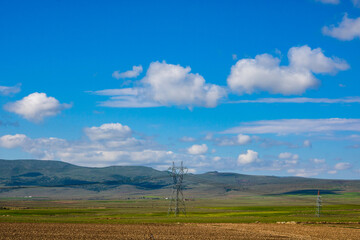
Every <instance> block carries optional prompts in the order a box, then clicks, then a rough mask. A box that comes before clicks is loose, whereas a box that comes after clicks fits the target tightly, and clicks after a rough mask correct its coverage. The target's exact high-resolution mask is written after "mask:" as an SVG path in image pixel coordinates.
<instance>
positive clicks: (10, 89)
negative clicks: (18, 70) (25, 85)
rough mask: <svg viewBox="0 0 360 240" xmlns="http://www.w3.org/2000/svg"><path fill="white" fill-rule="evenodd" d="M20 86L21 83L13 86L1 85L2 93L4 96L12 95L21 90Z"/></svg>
mask: <svg viewBox="0 0 360 240" xmlns="http://www.w3.org/2000/svg"><path fill="white" fill-rule="evenodd" d="M20 86H21V84H18V85H16V86H11V87H8V86H0V95H2V96H9V95H12V94H15V93H18V92H20V90H21V89H20Z"/></svg>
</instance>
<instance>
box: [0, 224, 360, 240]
mask: <svg viewBox="0 0 360 240" xmlns="http://www.w3.org/2000/svg"><path fill="white" fill-rule="evenodd" d="M0 239H1V240H3V239H30V240H32V239H36V240H42V239H159V240H160V239H164V240H165V239H166V240H169V239H360V225H359V224H336V225H329V224H324V225H303V224H295V225H286V224H260V223H259V224H256V223H252V224H237V223H236V224H235V223H213V224H201V223H186V224H125V225H124V224H69V223H61V224H59V223H0Z"/></svg>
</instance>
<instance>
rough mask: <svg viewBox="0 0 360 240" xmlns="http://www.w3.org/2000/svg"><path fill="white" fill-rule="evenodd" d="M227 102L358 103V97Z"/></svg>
mask: <svg viewBox="0 0 360 240" xmlns="http://www.w3.org/2000/svg"><path fill="white" fill-rule="evenodd" d="M228 103H360V97H346V98H333V99H331V98H306V97H298V98H260V99H255V100H238V101H230V102H228Z"/></svg>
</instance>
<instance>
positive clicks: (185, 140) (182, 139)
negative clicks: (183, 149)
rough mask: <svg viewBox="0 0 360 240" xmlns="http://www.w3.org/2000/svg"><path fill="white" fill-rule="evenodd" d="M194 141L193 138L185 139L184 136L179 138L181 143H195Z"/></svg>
mask: <svg viewBox="0 0 360 240" xmlns="http://www.w3.org/2000/svg"><path fill="white" fill-rule="evenodd" d="M195 140H196V139H195V138H193V137H186V136H184V137H182V138H180V141H182V142H195Z"/></svg>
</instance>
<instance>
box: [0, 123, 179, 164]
mask: <svg viewBox="0 0 360 240" xmlns="http://www.w3.org/2000/svg"><path fill="white" fill-rule="evenodd" d="M84 132H85V134H86V136H87V137H88V138H87V139H83V140H79V141H68V140H65V139H59V138H53V137H50V138H35V139H33V138H30V137H27V136H26V135H24V134H15V135H4V136H2V137H0V147H3V148H21V149H22V150H23V151H25V152H27V153H30V154H31V155H32V156H34V157H36V158H40V159H60V160H62V161H66V162H70V163H75V164H80V165H87V166H108V165H113V164H123V165H126V164H127V165H133V164H148V163H158V162H166V161H171V160H173V159H174V156H175V154H174V153H173V152H170V151H164V150H162V149H160V148H159V146H157V145H156V144H155V143H153V142H151V141H148V140H144V139H137V138H135V137H134V136H133V135H132V131H131V129H130V128H129V127H128V126H125V125H122V124H120V123H109V124H103V125H101V126H99V127H90V128H85V129H84Z"/></svg>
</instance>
